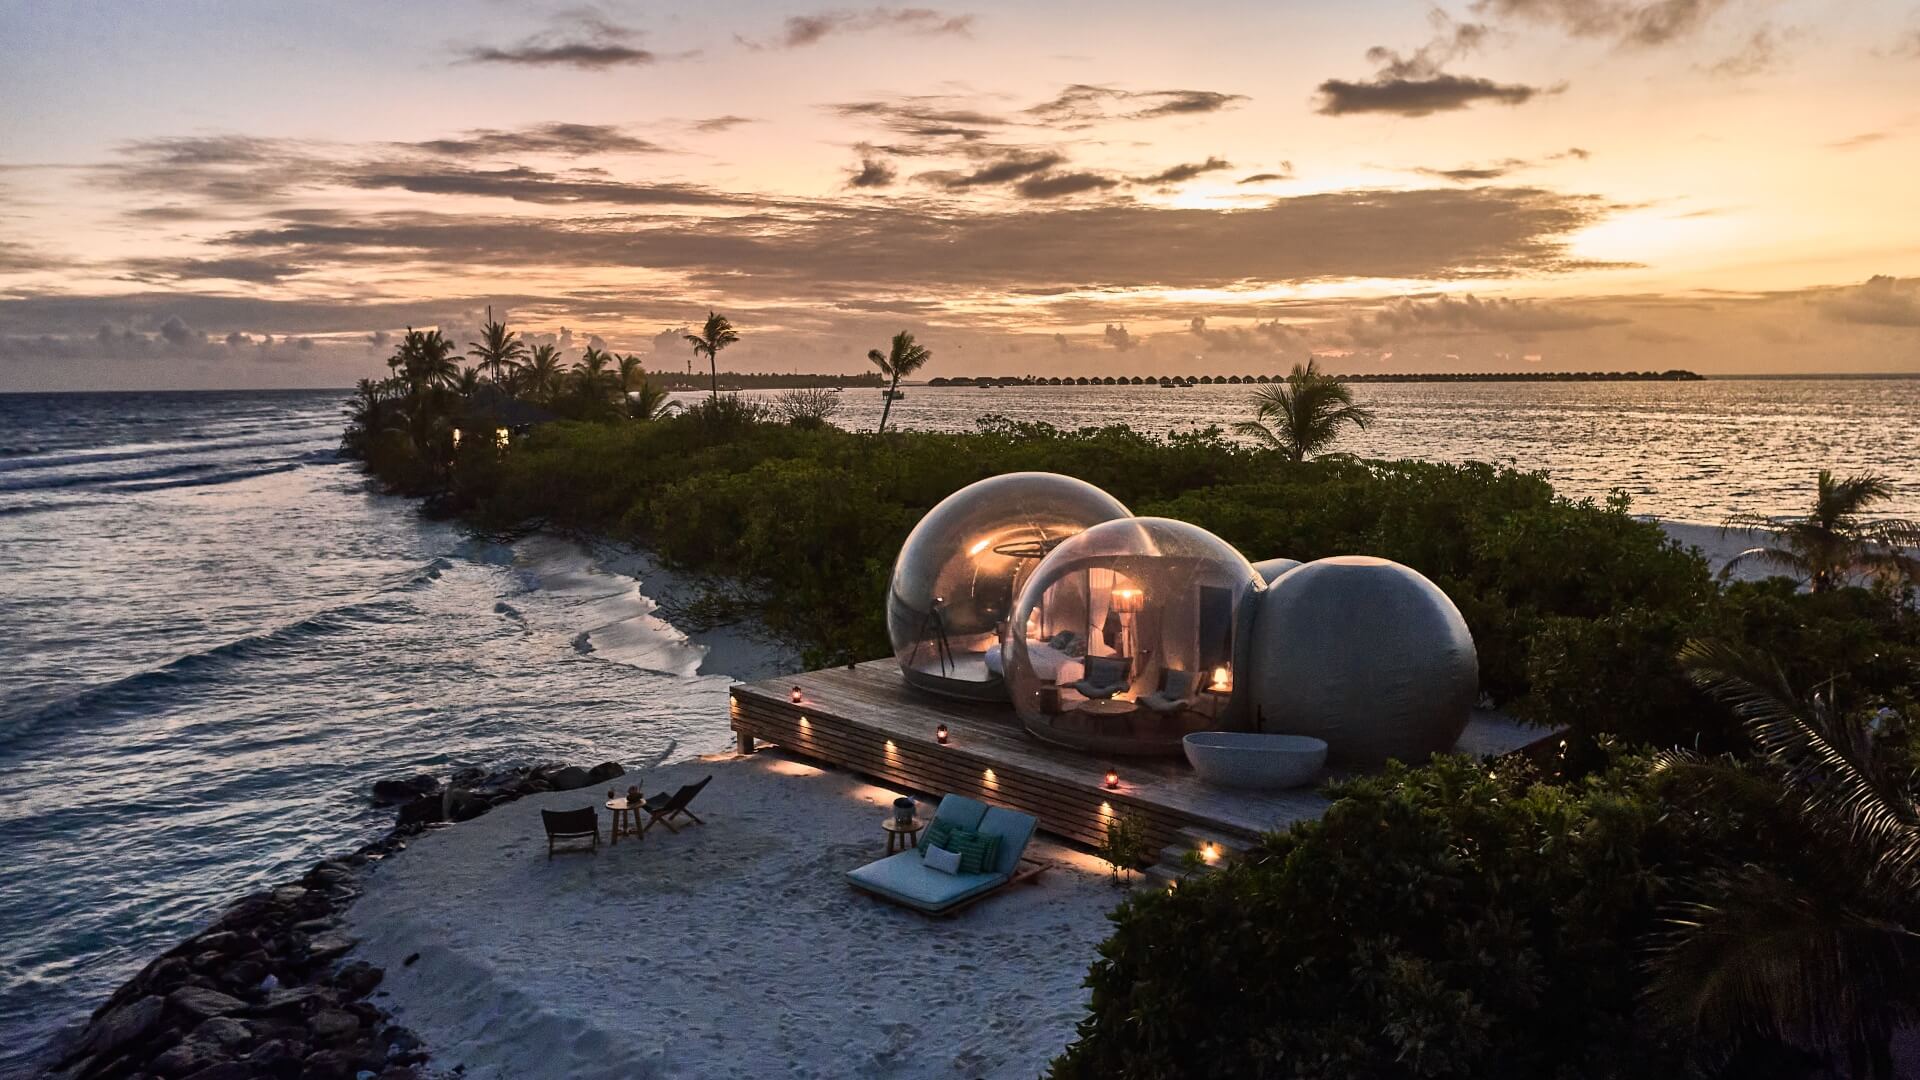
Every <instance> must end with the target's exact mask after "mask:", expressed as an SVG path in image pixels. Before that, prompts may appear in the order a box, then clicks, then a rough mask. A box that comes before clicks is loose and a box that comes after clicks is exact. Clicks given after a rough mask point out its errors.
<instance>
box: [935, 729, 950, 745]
mask: <svg viewBox="0 0 1920 1080" xmlns="http://www.w3.org/2000/svg"><path fill="white" fill-rule="evenodd" d="M933 741H934V742H937V743H939V744H940V745H941V746H945V745H947V725H945V724H941V725H940V726H939V727H937V728H934V729H933Z"/></svg>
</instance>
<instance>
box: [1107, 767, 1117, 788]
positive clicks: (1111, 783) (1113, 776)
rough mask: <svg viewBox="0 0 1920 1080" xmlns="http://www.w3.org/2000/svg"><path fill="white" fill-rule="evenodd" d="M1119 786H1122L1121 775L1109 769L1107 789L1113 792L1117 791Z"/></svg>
mask: <svg viewBox="0 0 1920 1080" xmlns="http://www.w3.org/2000/svg"><path fill="white" fill-rule="evenodd" d="M1119 786H1120V774H1119V773H1117V772H1115V771H1113V770H1112V769H1108V770H1107V789H1108V790H1109V791H1112V790H1115V789H1117V788H1118V787H1119Z"/></svg>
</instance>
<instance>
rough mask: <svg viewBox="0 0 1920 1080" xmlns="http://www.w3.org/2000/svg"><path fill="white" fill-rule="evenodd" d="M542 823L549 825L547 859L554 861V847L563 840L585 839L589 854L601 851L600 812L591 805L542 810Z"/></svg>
mask: <svg viewBox="0 0 1920 1080" xmlns="http://www.w3.org/2000/svg"><path fill="white" fill-rule="evenodd" d="M540 823H541V824H543V825H545V826H546V827H547V861H549V862H551V861H553V849H554V846H555V845H556V844H559V843H561V842H562V841H576V840H585V841H588V843H589V844H590V845H591V846H590V847H589V848H588V854H598V853H599V851H600V814H599V812H598V811H596V810H594V808H593V807H591V806H583V807H581V808H580V809H578V810H542V811H540Z"/></svg>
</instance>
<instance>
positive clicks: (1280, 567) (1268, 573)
mask: <svg viewBox="0 0 1920 1080" xmlns="http://www.w3.org/2000/svg"><path fill="white" fill-rule="evenodd" d="M1299 565H1300V560H1299V559H1261V560H1260V561H1259V562H1257V563H1254V564H1253V569H1254V572H1255V573H1257V574H1259V575H1260V580H1261V581H1264V582H1266V583H1267V584H1269V585H1271V584H1273V583H1274V581H1275V580H1276V579H1278V578H1279V577H1280V575H1281V574H1284V573H1286V572H1287V571H1289V570H1291V569H1293V568H1294V567H1296V566H1299Z"/></svg>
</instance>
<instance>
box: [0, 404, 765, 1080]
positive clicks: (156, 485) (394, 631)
mask: <svg viewBox="0 0 1920 1080" xmlns="http://www.w3.org/2000/svg"><path fill="white" fill-rule="evenodd" d="M342 398H343V395H341V394H340V393H338V392H325V393H274V394H165V395H85V396H80V395H45V396H0V628H4V629H0V850H4V851H5V852H6V853H7V856H6V858H5V859H4V860H0V1075H10V1074H13V1073H23V1072H26V1071H27V1070H29V1069H30V1067H31V1063H32V1062H33V1061H34V1058H35V1054H36V1053H37V1051H38V1048H39V1046H40V1045H41V1044H43V1042H44V1039H45V1038H46V1037H47V1036H48V1035H49V1034H50V1033H51V1032H52V1031H53V1030H55V1029H56V1028H57V1027H58V1026H59V1025H61V1024H62V1023H67V1022H72V1021H74V1020H77V1019H81V1018H84V1016H85V1014H86V1012H87V1011H88V1010H90V1009H91V1008H92V1007H93V1006H94V1005H96V1004H97V1003H98V1002H99V1000H100V999H101V998H102V997H104V996H105V995H106V994H107V993H108V992H109V991H110V990H112V989H113V988H114V987H115V986H117V985H118V984H119V982H120V981H121V980H123V979H124V978H126V977H127V976H128V975H130V974H132V973H133V972H134V971H135V970H137V969H138V968H139V967H140V966H141V965H142V964H144V963H145V962H146V961H147V960H148V959H150V958H151V956H152V955H153V954H154V953H155V952H157V951H158V950H160V949H161V948H163V947H165V946H166V945H168V944H171V943H172V941H173V940H175V939H177V938H178V937H181V936H184V935H185V934H186V933H188V932H190V931H192V930H193V929H194V928H196V927H197V926H199V925H200V924H202V923H203V922H205V921H206V920H207V919H208V918H209V917H210V916H211V915H213V914H214V913H215V912H217V911H218V910H219V908H220V907H222V906H224V905H225V903H227V902H228V901H229V900H231V899H232V898H234V897H235V896H237V895H239V894H241V893H244V892H247V891H250V890H252V889H255V888H258V887H261V886H263V885H266V884H268V883H271V882H274V881H276V880H279V879H281V878H283V877H286V876H290V875H292V874H294V873H297V872H299V871H300V870H303V869H304V868H305V866H306V865H308V864H310V863H311V862H312V861H314V860H315V859H318V858H320V857H322V856H324V855H327V854H330V853H333V852H336V851H339V850H342V849H344V848H348V847H350V846H352V845H353V844H355V843H358V842H360V841H362V840H364V839H368V838H370V837H371V836H373V835H375V834H377V833H378V832H379V831H380V830H381V829H383V828H384V827H385V825H386V824H387V823H389V822H390V821H391V813H392V812H391V811H390V810H389V811H380V812H376V811H374V810H373V809H371V808H370V807H369V806H368V804H367V789H368V785H369V784H370V783H371V782H372V781H373V780H374V779H376V778H379V777H382V776H388V775H393V774H399V773H409V772H413V771H421V770H431V771H435V772H438V773H445V772H447V771H450V769H451V768H453V767H457V766H459V765H463V764H493V763H497V762H502V761H507V760H548V759H554V758H564V759H569V760H575V761H586V762H592V761H600V760H605V759H609V758H612V759H616V760H619V761H622V762H624V763H626V764H627V765H628V766H629V768H632V767H633V766H634V765H635V764H639V763H644V762H647V761H652V760H656V759H661V758H664V757H666V756H668V755H679V754H686V753H696V752H697V753H706V752H712V751H715V750H718V749H721V748H723V747H724V746H725V745H726V744H727V734H726V687H727V684H728V681H729V680H728V679H727V678H726V677H725V676H721V675H699V674H695V672H696V670H697V668H698V667H699V665H700V663H701V653H700V650H699V649H698V648H695V647H691V646H689V645H688V644H687V642H686V641H685V639H684V638H683V637H682V636H681V635H679V634H678V633H677V632H676V631H674V630H673V628H672V627H671V626H669V625H667V624H666V623H664V622H662V621H661V620H660V619H658V618H657V617H655V616H654V615H653V614H652V613H651V612H650V607H651V605H650V604H649V603H648V601H647V600H646V598H645V597H644V596H642V595H641V594H640V592H639V591H638V590H637V589H636V588H635V586H634V583H633V581H632V580H631V579H624V578H619V577H614V576H610V575H609V574H607V573H604V572H601V571H600V570H599V569H597V568H596V563H595V560H594V559H593V558H592V557H590V556H588V555H587V554H585V553H583V552H581V551H580V550H579V549H577V548H575V547H573V546H572V545H569V544H566V543H562V542H558V541H555V540H552V539H548V538H540V537H535V538H532V539H529V540H524V541H521V542H519V543H516V544H514V545H513V546H511V547H509V546H505V545H501V544H495V543H489V542H486V541H482V540H474V539H470V538H468V537H466V536H463V535H462V533H461V532H460V530H458V529H457V528H455V527H453V526H451V525H447V524H443V523H434V522H428V521H425V520H423V519H422V518H420V517H419V515H417V514H416V513H415V509H414V507H413V506H412V505H411V504H409V503H407V502H405V501H403V500H398V499H391V498H386V497H381V496H377V495H372V494H369V493H368V492H367V491H366V489H365V485H364V483H363V481H362V479H361V478H360V476H359V474H358V473H357V472H356V471H355V470H354V469H353V468H352V467H351V466H349V465H347V464H344V463H342V462H340V461H339V460H338V459H337V458H336V456H335V453H334V448H335V446H336V444H337V443H338V440H339V427H340V417H341V411H340V405H341V402H342ZM583 633H585V634H587V635H588V636H587V637H586V638H585V639H584V640H583V639H582V638H581V634H583ZM609 643H612V647H608V644H609ZM588 647H591V648H592V650H593V651H582V650H583V649H585V648H588Z"/></svg>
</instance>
